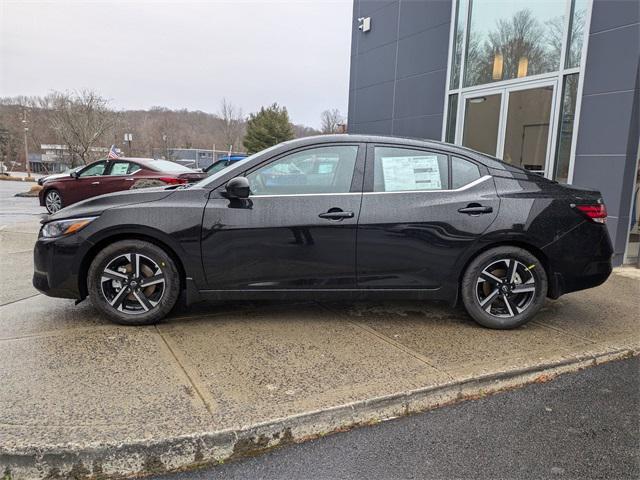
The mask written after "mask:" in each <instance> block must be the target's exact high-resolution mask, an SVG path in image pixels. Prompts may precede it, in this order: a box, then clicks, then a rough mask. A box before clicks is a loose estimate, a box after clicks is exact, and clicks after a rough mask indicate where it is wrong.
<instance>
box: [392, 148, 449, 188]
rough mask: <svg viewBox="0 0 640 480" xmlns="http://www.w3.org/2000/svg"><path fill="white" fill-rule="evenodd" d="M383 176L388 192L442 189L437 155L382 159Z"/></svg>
mask: <svg viewBox="0 0 640 480" xmlns="http://www.w3.org/2000/svg"><path fill="white" fill-rule="evenodd" d="M382 174H383V176H384V189H385V191H387V192H393V191H403V190H439V189H441V188H442V181H441V180H440V165H439V164H438V156H437V155H422V156H419V157H382Z"/></svg>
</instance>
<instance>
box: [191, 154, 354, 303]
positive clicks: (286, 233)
mask: <svg viewBox="0 0 640 480" xmlns="http://www.w3.org/2000/svg"><path fill="white" fill-rule="evenodd" d="M363 167H364V147H363V146H361V145H358V144H336V145H322V146H312V147H306V148H302V149H297V150H295V151H292V152H290V153H285V154H283V155H280V156H278V157H276V158H274V159H269V160H267V161H266V162H264V163H262V164H261V165H260V166H258V167H256V168H253V169H252V170H251V171H248V172H246V176H247V178H248V180H249V182H250V185H251V192H252V193H251V196H250V197H249V198H248V199H246V200H237V199H236V200H229V199H227V198H225V197H224V196H223V195H222V192H223V190H224V186H222V187H220V188H219V189H217V190H216V191H214V192H212V194H211V197H210V199H209V202H208V203H207V206H206V208H205V213H204V220H203V237H202V258H203V263H204V268H205V271H206V275H207V279H208V283H209V287H210V288H211V289H212V290H251V291H260V290H262V291H281V290H288V291H290V290H301V291H305V290H335V289H354V288H355V287H356V272H355V270H356V268H355V264H356V230H357V222H358V214H359V211H360V201H361V197H362V170H363Z"/></svg>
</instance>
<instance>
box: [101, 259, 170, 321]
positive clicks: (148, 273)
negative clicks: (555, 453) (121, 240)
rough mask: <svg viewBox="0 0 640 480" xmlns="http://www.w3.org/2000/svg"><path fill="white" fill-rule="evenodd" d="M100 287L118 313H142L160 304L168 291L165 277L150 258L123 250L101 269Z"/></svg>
mask: <svg viewBox="0 0 640 480" xmlns="http://www.w3.org/2000/svg"><path fill="white" fill-rule="evenodd" d="M100 288H101V290H102V294H103V295H104V298H105V299H106V301H107V303H109V305H111V307H112V308H115V309H116V310H118V311H119V312H122V313H126V314H129V315H141V314H144V313H147V312H149V311H150V310H153V309H154V308H156V307H157V306H158V304H159V303H160V300H162V297H163V296H164V293H165V276H164V272H163V271H162V269H161V268H160V266H159V265H158V264H157V263H156V262H155V261H154V260H152V259H151V258H149V257H147V256H146V255H141V254H139V253H123V254H120V255H118V256H117V257H115V258H113V259H112V260H111V261H110V262H109V263H108V264H107V266H106V267H105V269H104V270H103V271H102V275H101V277H100Z"/></svg>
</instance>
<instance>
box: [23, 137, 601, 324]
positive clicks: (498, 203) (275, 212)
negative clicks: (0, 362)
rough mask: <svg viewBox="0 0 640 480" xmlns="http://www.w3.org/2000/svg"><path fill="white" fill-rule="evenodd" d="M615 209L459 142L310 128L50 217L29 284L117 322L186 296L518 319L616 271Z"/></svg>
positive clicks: (592, 194) (162, 310)
mask: <svg viewBox="0 0 640 480" xmlns="http://www.w3.org/2000/svg"><path fill="white" fill-rule="evenodd" d="M606 216H607V213H606V209H605V206H604V204H603V202H602V198H601V195H600V193H599V192H597V191H592V190H583V189H579V188H575V187H569V186H566V185H560V184H558V183H555V182H553V181H550V180H547V179H545V178H542V177H540V176H538V175H536V174H532V173H529V172H527V171H525V170H522V169H519V168H516V167H513V166H511V165H509V164H507V163H503V162H501V161H499V160H497V159H495V158H492V157H488V156H486V155H483V154H480V153H477V152H474V151H471V150H468V149H464V148H461V147H458V146H454V145H449V144H444V143H439V142H427V141H419V140H410V139H400V138H392V137H377V136H361V135H336V136H322V137H308V138H304V139H299V140H293V141H290V142H285V143H282V144H279V145H276V146H274V147H271V148H269V149H266V150H263V151H262V152H259V153H257V154H255V155H252V156H250V157H248V158H246V159H245V160H242V161H240V162H237V163H236V164H234V165H233V166H231V167H229V168H227V169H224V170H222V171H220V172H218V173H217V174H215V175H212V176H210V177H208V178H206V179H204V180H202V181H200V182H199V183H196V184H193V185H191V186H170V187H164V188H155V189H145V190H138V191H126V192H120V193H114V194H109V195H103V196H100V197H96V198H92V199H90V200H86V201H83V202H80V203H77V204H75V205H72V206H69V207H67V208H63V209H62V210H60V211H59V212H58V213H56V214H54V215H51V216H50V217H48V218H47V219H46V220H44V221H43V226H42V228H41V231H40V235H39V238H38V241H37V244H36V246H35V252H34V255H35V272H34V277H33V283H34V285H35V287H36V288H37V289H38V290H40V291H42V292H44V293H45V294H47V295H50V296H55V297H64V298H74V299H77V300H78V301H80V300H82V299H84V298H85V297H87V296H89V297H90V299H91V301H92V302H93V304H94V305H95V306H96V308H97V309H98V310H100V311H101V312H103V313H104V314H105V315H107V316H108V317H110V318H111V319H112V320H114V321H116V322H119V323H123V324H137V325H141V324H151V323H155V322H158V321H159V320H161V319H162V318H163V317H164V316H165V315H167V314H168V313H169V312H170V311H171V310H172V309H173V308H174V306H175V305H176V303H177V302H178V300H179V299H182V302H183V303H186V304H190V303H192V302H195V301H199V300H201V299H209V300H222V299H225V300H229V299H232V300H245V299H273V298H280V299H299V298H311V299H329V298H330V299H336V298H343V299H344V298H347V299H353V298H375V299H383V298H412V299H419V300H422V299H424V300H445V301H447V302H449V303H451V304H452V305H454V304H456V303H457V302H462V303H463V304H464V306H465V307H466V310H467V311H468V312H469V314H470V315H471V316H472V317H473V318H474V319H475V320H476V321H477V322H478V323H480V324H482V325H484V326H486V327H491V328H514V327H517V326H519V325H522V324H524V323H525V322H527V321H528V320H530V319H531V318H532V317H533V316H534V315H535V313H536V312H537V311H538V310H539V309H540V307H541V306H542V305H543V303H544V301H545V298H547V297H550V298H558V297H559V296H560V295H562V294H565V293H568V292H573V291H576V290H581V289H585V288H590V287H595V286H596V285H600V284H601V283H602V282H604V281H605V280H606V279H607V277H608V276H609V275H610V273H611V255H612V252H613V250H612V247H611V241H610V239H609V235H608V233H607V228H606V226H605V220H606Z"/></svg>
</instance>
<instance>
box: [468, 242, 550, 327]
mask: <svg viewBox="0 0 640 480" xmlns="http://www.w3.org/2000/svg"><path fill="white" fill-rule="evenodd" d="M547 289H548V281H547V275H546V272H545V270H544V266H543V265H542V263H541V262H540V260H539V259H538V258H536V257H535V256H534V255H533V254H531V253H530V252H528V251H527V250H524V249H522V248H518V247H497V248H493V249H491V250H487V251H486V252H483V253H481V254H480V255H478V257H477V258H475V259H474V260H473V261H472V262H471V263H470V264H469V266H468V267H467V269H466V271H465V273H464V275H463V277H462V285H461V294H462V301H463V303H464V306H465V308H466V310H467V312H468V313H469V315H471V317H473V319H474V320H475V321H476V322H478V323H479V324H480V325H483V326H485V327H489V328H496V329H510V328H516V327H519V326H520V325H523V324H525V323H527V322H528V321H529V320H531V318H533V316H534V315H535V314H536V313H537V312H538V311H539V310H540V308H541V307H542V305H543V304H544V301H545V298H546V296H547Z"/></svg>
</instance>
